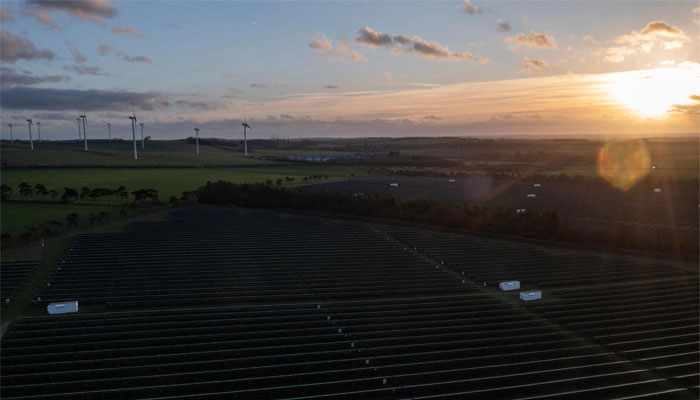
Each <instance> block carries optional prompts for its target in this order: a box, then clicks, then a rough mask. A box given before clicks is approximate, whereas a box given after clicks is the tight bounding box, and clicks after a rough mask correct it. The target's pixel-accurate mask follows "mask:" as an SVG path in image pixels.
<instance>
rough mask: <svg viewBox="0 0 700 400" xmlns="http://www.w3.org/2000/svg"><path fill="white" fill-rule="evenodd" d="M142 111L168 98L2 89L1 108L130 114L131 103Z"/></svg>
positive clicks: (109, 92)
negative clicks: (110, 111)
mask: <svg viewBox="0 0 700 400" xmlns="http://www.w3.org/2000/svg"><path fill="white" fill-rule="evenodd" d="M132 101H133V103H134V107H137V108H139V109H141V110H154V109H156V108H162V107H164V105H163V103H167V101H168V97H167V96H166V95H165V94H163V93H159V92H147V93H141V92H127V91H114V90H96V89H92V90H77V89H40V88H29V87H24V86H17V87H13V88H10V89H3V90H2V92H1V96H0V106H2V108H6V109H10V110H13V109H19V110H48V111H62V110H84V111H104V110H112V111H130V110H131V106H130V102H132Z"/></svg>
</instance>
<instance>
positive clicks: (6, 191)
mask: <svg viewBox="0 0 700 400" xmlns="http://www.w3.org/2000/svg"><path fill="white" fill-rule="evenodd" d="M10 192H12V188H11V187H10V186H8V185H5V184H3V185H1V186H0V196H1V197H0V200H2V201H5V200H8V199H9V198H10Z"/></svg>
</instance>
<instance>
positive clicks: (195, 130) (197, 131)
mask: <svg viewBox="0 0 700 400" xmlns="http://www.w3.org/2000/svg"><path fill="white" fill-rule="evenodd" d="M10 126H12V125H10ZM194 137H195V139H194V140H195V141H196V143H197V154H199V128H194Z"/></svg>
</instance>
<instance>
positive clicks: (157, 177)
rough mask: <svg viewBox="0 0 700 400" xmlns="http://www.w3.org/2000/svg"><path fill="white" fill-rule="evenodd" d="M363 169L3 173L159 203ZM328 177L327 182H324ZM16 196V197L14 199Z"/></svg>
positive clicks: (10, 179) (11, 178)
mask: <svg viewBox="0 0 700 400" xmlns="http://www.w3.org/2000/svg"><path fill="white" fill-rule="evenodd" d="M364 171H365V169H364V168H362V167H345V166H336V167H330V168H318V167H314V166H304V165H289V166H275V167H256V168H65V169H64V168H60V169H58V168H57V169H49V168H47V169H41V168H36V169H11V170H6V171H3V172H2V176H3V183H4V184H7V185H10V186H12V187H16V186H17V185H19V184H20V183H21V182H28V183H30V184H36V183H42V184H45V185H46V187H47V189H49V190H50V189H55V190H57V191H59V193H63V188H64V187H73V188H77V189H80V188H81V187H84V186H87V187H89V188H96V187H107V188H117V187H119V186H122V185H123V186H125V187H126V188H127V189H128V190H137V189H143V188H152V189H156V190H157V191H158V195H159V197H160V198H161V199H162V200H166V201H167V199H168V198H170V196H176V197H179V196H180V195H181V194H182V192H184V191H188V190H195V189H197V188H198V187H199V186H202V185H203V184H205V183H206V182H207V181H217V180H228V181H232V182H237V183H254V182H265V181H266V180H271V181H272V182H273V183H274V182H276V181H277V180H278V179H282V180H284V178H285V177H289V178H293V180H291V181H285V183H286V184H289V183H295V184H297V183H302V182H303V179H304V177H308V176H311V175H321V176H322V177H323V179H331V180H338V179H346V178H347V177H348V176H350V174H354V175H357V176H361V175H363V174H364V173H365V172H364ZM326 177H327V178H326ZM17 196H19V195H17Z"/></svg>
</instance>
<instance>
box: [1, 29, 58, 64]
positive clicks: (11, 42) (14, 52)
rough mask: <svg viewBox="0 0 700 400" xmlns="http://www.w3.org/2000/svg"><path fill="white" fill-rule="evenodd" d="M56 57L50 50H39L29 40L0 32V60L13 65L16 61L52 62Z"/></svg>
mask: <svg viewBox="0 0 700 400" xmlns="http://www.w3.org/2000/svg"><path fill="white" fill-rule="evenodd" d="M55 56H56V55H55V54H54V53H53V52H52V51H51V50H46V49H44V50H39V49H37V48H36V46H35V45H34V43H32V42H31V41H30V40H29V39H25V38H22V37H19V36H17V35H13V34H12V33H10V32H6V31H0V60H2V61H3V62H8V63H14V62H15V61H18V60H27V61H31V60H53V59H54V57H55Z"/></svg>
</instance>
